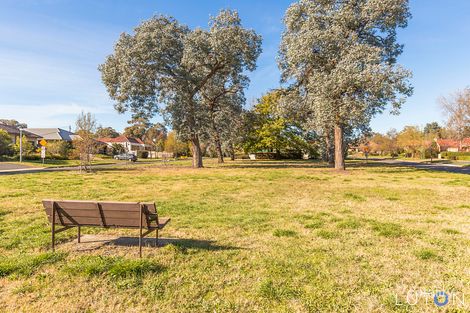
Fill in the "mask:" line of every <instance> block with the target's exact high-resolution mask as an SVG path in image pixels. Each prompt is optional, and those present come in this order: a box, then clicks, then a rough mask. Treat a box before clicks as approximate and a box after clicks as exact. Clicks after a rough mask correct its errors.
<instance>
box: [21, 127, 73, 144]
mask: <svg viewBox="0 0 470 313" xmlns="http://www.w3.org/2000/svg"><path fill="white" fill-rule="evenodd" d="M26 130H27V131H28V132H31V133H33V134H36V135H38V136H39V137H40V138H42V139H45V140H46V141H68V142H71V141H72V140H74V139H78V138H80V136H78V135H77V134H75V133H72V132H71V131H68V130H65V129H62V128H26Z"/></svg>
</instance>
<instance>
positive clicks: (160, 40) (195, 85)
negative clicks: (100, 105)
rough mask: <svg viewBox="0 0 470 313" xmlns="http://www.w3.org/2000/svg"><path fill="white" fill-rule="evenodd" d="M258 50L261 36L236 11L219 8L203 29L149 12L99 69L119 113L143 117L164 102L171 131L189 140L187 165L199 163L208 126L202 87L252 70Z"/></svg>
mask: <svg viewBox="0 0 470 313" xmlns="http://www.w3.org/2000/svg"><path fill="white" fill-rule="evenodd" d="M260 53H261V37H260V36H259V35H257V34H256V33H255V32H254V31H253V30H249V29H246V28H244V27H243V26H242V25H241V20H240V17H239V16H238V13H237V12H236V11H231V10H222V11H220V13H219V14H218V15H217V16H216V17H212V18H211V19H210V23H209V29H208V30H203V29H201V28H197V29H194V30H191V29H190V28H189V27H187V26H185V25H182V24H180V23H179V22H178V21H176V20H175V19H173V18H170V17H165V16H155V17H153V18H151V19H149V20H147V21H144V22H143V23H142V24H141V25H139V26H138V27H137V28H135V31H134V35H130V34H122V35H121V37H120V38H119V41H118V42H117V44H116V45H115V49H114V53H113V54H112V55H110V56H108V57H107V59H106V61H105V63H104V64H102V65H101V66H100V71H101V73H102V80H103V82H104V84H105V85H106V87H107V90H108V93H109V95H110V97H111V98H112V99H113V100H115V101H116V104H115V108H116V109H117V110H118V111H119V112H125V111H127V110H130V111H132V112H133V114H134V116H137V117H145V118H147V119H149V118H150V117H152V116H153V115H155V114H156V113H157V112H158V111H159V106H158V104H162V105H164V107H163V108H162V111H163V113H164V115H165V116H166V117H167V118H168V120H169V122H170V123H171V126H172V129H173V130H175V131H176V132H177V133H178V135H179V136H180V137H181V138H182V139H184V140H189V141H190V142H191V143H192V150H193V166H194V167H202V166H203V164H202V151H201V146H200V138H201V136H205V135H206V134H207V132H208V127H209V126H208V125H210V124H208V123H207V121H208V119H209V118H208V110H207V109H206V108H205V107H204V105H203V103H202V95H201V92H202V89H203V88H204V87H205V86H206V85H207V84H209V83H211V79H212V78H213V77H215V76H217V75H220V77H232V76H236V75H237V73H242V72H245V71H252V70H254V69H255V67H256V59H257V58H258V56H259V54H260Z"/></svg>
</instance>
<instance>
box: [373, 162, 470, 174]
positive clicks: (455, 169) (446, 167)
mask: <svg viewBox="0 0 470 313" xmlns="http://www.w3.org/2000/svg"><path fill="white" fill-rule="evenodd" d="M378 162H379V163H385V164H393V165H398V166H411V167H414V168H418V169H422V170H431V171H443V172H449V173H457V174H467V175H470V167H468V166H467V167H460V166H458V165H453V164H439V163H436V164H431V163H419V162H408V161H400V160H394V159H386V160H381V161H378Z"/></svg>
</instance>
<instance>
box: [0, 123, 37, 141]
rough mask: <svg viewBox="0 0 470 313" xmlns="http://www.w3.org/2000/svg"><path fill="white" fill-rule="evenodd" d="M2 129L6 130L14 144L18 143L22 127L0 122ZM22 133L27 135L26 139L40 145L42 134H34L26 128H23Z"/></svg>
mask: <svg viewBox="0 0 470 313" xmlns="http://www.w3.org/2000/svg"><path fill="white" fill-rule="evenodd" d="M0 129H3V130H4V131H6V132H7V133H8V134H9V135H10V137H11V142H12V143H13V144H16V143H17V140H18V139H19V138H20V129H19V128H18V127H15V126H10V125H6V124H2V123H0ZM21 133H22V134H23V136H25V137H26V140H28V141H29V142H31V143H32V144H33V145H35V146H37V145H38V140H40V139H41V136H38V135H36V134H33V133H31V132H29V131H27V130H25V129H23V130H22V131H21Z"/></svg>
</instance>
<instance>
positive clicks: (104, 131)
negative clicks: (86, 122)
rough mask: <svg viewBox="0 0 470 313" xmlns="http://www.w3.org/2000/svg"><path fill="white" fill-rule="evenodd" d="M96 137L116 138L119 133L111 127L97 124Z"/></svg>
mask: <svg viewBox="0 0 470 313" xmlns="http://www.w3.org/2000/svg"><path fill="white" fill-rule="evenodd" d="M96 137H98V138H116V137H119V133H118V132H117V131H116V130H115V129H114V128H112V127H103V126H101V125H100V126H98V128H97V129H96Z"/></svg>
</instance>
